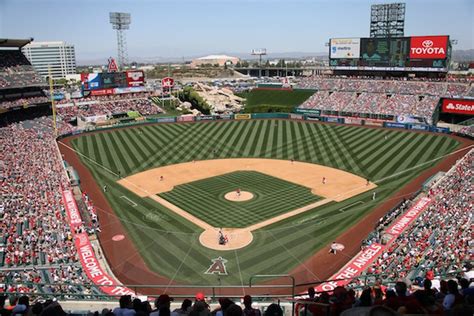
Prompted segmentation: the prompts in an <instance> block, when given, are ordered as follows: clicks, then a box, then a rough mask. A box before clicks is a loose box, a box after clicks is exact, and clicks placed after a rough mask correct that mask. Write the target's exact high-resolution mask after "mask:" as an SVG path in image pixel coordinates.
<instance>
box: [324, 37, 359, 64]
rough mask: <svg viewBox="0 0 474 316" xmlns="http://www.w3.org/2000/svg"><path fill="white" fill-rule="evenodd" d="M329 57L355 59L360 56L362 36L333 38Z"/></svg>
mask: <svg viewBox="0 0 474 316" xmlns="http://www.w3.org/2000/svg"><path fill="white" fill-rule="evenodd" d="M329 47H330V53H329V58H337V59H339V58H346V59H353V58H359V56H360V38H331V40H330V43H329Z"/></svg>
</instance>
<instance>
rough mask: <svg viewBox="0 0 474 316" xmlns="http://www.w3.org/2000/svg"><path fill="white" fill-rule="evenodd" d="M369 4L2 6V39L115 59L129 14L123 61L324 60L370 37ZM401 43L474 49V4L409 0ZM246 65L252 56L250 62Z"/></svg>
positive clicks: (15, 0)
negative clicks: (417, 39) (114, 22)
mask: <svg viewBox="0 0 474 316" xmlns="http://www.w3.org/2000/svg"><path fill="white" fill-rule="evenodd" d="M391 2H396V1H384V0H378V1H373V0H372V1H366V0H332V1H331V0H168V1H163V0H0V38H30V37H33V38H34V39H35V40H36V41H58V40H60V41H66V42H68V43H70V44H73V45H74V46H75V49H76V58H77V60H78V62H81V60H82V61H83V60H91V59H97V58H104V60H105V59H107V58H108V57H109V56H116V50H117V46H116V34H115V31H113V30H112V26H111V25H110V23H109V12H112V11H118V12H129V13H131V16H132V24H131V26H130V30H129V31H127V32H126V37H127V47H128V55H129V56H130V57H131V58H133V57H184V56H199V55H204V54H217V53H228V54H230V53H250V51H251V50H252V49H254V48H266V49H267V51H268V52H272V53H285V52H308V53H316V52H325V51H327V50H328V49H327V47H325V43H326V42H328V40H329V38H331V37H368V36H369V20H370V5H371V4H376V3H391ZM405 3H406V18H405V35H444V34H447V35H450V36H451V39H456V40H457V41H458V44H457V46H455V47H454V48H455V49H473V48H474V1H473V0H406V1H405ZM249 57H250V56H249Z"/></svg>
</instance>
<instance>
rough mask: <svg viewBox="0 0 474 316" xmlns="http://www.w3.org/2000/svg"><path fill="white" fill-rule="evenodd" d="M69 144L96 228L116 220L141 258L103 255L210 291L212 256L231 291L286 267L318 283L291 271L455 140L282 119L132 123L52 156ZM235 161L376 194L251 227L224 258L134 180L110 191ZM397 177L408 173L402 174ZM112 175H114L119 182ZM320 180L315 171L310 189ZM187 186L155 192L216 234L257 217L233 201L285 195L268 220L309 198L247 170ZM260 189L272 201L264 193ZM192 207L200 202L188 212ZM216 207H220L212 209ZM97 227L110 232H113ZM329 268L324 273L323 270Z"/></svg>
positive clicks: (76, 141) (262, 201)
mask: <svg viewBox="0 0 474 316" xmlns="http://www.w3.org/2000/svg"><path fill="white" fill-rule="evenodd" d="M386 136H388V137H386ZM68 144H71V146H72V147H73V148H74V150H76V151H77V155H78V156H79V157H80V159H81V161H82V163H83V164H84V165H85V166H87V168H88V169H89V171H90V172H91V173H92V175H93V176H94V178H95V181H96V183H97V185H98V186H100V187H102V186H104V185H107V186H108V191H107V193H104V195H105V197H106V199H107V202H108V203H109V204H110V206H111V207H112V209H113V211H114V213H113V214H112V213H106V212H103V214H102V221H105V223H108V222H110V223H116V222H117V221H118V220H119V221H120V223H121V225H123V226H124V228H125V229H126V239H129V240H130V241H131V242H133V244H134V246H135V248H136V249H137V250H138V252H139V253H133V254H119V253H117V252H114V253H113V254H109V256H110V257H109V258H111V257H112V256H119V257H121V258H122V261H123V262H124V263H126V264H127V267H128V269H133V267H132V266H131V264H132V262H134V261H136V260H141V259H143V260H144V262H145V263H146V266H147V269H149V270H150V271H152V272H153V273H156V274H157V275H160V276H164V277H167V278H169V279H170V280H172V282H178V283H186V282H187V281H188V280H191V279H192V280H193V282H194V283H199V284H215V283H216V276H215V275H213V274H206V273H205V272H206V271H207V270H208V268H209V266H210V265H211V264H212V261H211V260H212V259H213V258H218V257H222V259H223V260H226V264H225V265H226V267H225V268H226V273H227V274H225V275H222V276H220V280H219V282H220V283H221V284H239V283H241V282H243V280H248V278H249V277H250V276H251V275H254V274H259V273H260V274H265V273H268V271H271V272H272V273H280V274H282V273H289V272H291V271H295V269H296V268H299V269H300V270H299V271H301V269H302V270H303V271H304V272H302V274H299V276H300V277H301V276H303V275H305V277H306V278H312V279H318V278H319V276H318V275H315V273H314V272H313V271H312V267H305V266H304V265H303V268H301V267H302V263H303V262H304V261H305V260H306V259H308V258H310V257H311V256H312V255H313V254H315V253H316V252H317V251H318V250H320V249H321V248H322V247H325V246H327V245H328V244H330V242H331V241H333V240H335V239H336V238H337V237H338V236H339V235H341V233H342V232H344V231H347V229H348V228H350V227H351V226H353V225H354V224H356V223H357V222H359V221H360V220H362V219H363V218H364V216H366V215H367V214H369V213H370V211H371V210H373V209H374V208H376V207H377V206H379V205H380V204H382V203H383V202H386V201H388V200H390V199H402V198H403V196H400V195H397V191H399V190H400V188H402V187H403V186H404V185H406V184H407V183H408V182H409V181H410V180H412V179H414V178H415V177H416V176H417V175H419V174H420V173H421V172H422V171H424V170H426V169H427V168H429V167H432V166H434V165H435V164H437V162H438V160H437V159H440V158H442V157H444V156H445V155H447V154H449V153H450V152H452V151H454V150H455V149H456V148H457V147H458V145H459V142H458V141H457V140H455V139H453V138H451V137H448V136H444V135H435V134H428V133H414V132H407V131H400V130H381V129H374V128H363V127H353V126H340V125H329V124H320V123H312V122H303V121H290V120H251V121H217V122H206V123H186V124H157V125H141V126H137V127H134V128H122V129H116V130H111V131H107V132H99V133H90V134H84V135H80V136H77V137H73V138H69V139H66V140H64V141H60V143H59V147H60V149H61V150H62V151H63V152H65V153H67V154H68V155H69V154H71V152H70V151H69V150H68V149H67V147H66V146H69V145H68ZM237 158H260V159H262V158H263V159H272V160H275V159H277V160H286V163H287V165H288V168H291V165H292V163H295V164H296V163H299V162H301V163H303V162H304V163H309V164H314V165H319V166H327V167H331V168H334V169H337V170H341V171H344V172H347V173H350V174H353V175H354V176H357V177H360V178H361V179H362V183H363V185H365V183H366V182H365V181H366V179H369V180H370V182H371V185H372V184H374V187H370V188H368V189H367V190H366V191H365V192H363V193H360V194H358V195H356V196H353V197H350V198H347V199H345V200H343V201H340V202H338V201H329V202H328V203H325V204H323V205H320V206H318V207H315V208H313V209H310V210H307V211H305V212H302V213H299V214H297V215H295V216H291V217H288V218H286V219H282V220H281V221H278V222H275V223H273V224H270V225H268V226H265V227H262V228H260V229H257V230H255V231H253V232H252V234H253V240H252V242H251V243H250V244H248V245H247V246H246V247H243V248H241V249H236V250H234V251H231V252H223V251H219V250H215V249H210V248H208V247H205V246H203V245H202V244H201V243H200V242H199V236H200V234H201V233H202V232H203V228H202V227H200V226H199V225H197V224H195V223H193V222H190V221H188V220H187V219H185V218H183V217H182V216H180V215H179V214H177V213H175V212H173V211H171V210H170V209H168V208H167V207H165V206H163V204H161V203H158V202H157V201H156V200H155V199H152V198H150V197H148V196H149V195H151V194H137V193H138V191H140V190H139V189H137V186H138V185H140V186H141V184H134V186H135V190H131V189H127V188H126V187H125V186H123V185H122V184H120V182H122V183H123V180H125V179H128V178H129V177H130V176H133V175H136V174H139V173H140V172H143V171H146V170H152V169H153V170H159V169H160V168H162V167H167V168H168V167H172V166H173V165H176V164H180V163H183V162H186V163H190V164H193V163H195V164H197V163H199V162H201V161H207V160H214V159H237ZM229 161H232V160H229ZM407 170H409V171H410V172H405V171H407ZM119 174H120V175H121V177H123V178H124V179H122V180H120V179H119V177H118V175H119ZM161 176H162V175H161ZM184 176H185V175H184ZM332 176H333V175H332V174H327V175H323V177H324V178H325V179H327V180H325V181H327V184H324V185H328V186H329V185H331V181H332ZM213 177H214V178H213ZM131 178H133V177H130V179H131ZM246 178H247V179H246ZM249 179H253V180H255V179H257V180H259V179H261V181H262V182H261V184H260V185H254V186H250V182H251V181H250V180H249ZM321 179H322V177H321V178H320V175H318V176H317V181H318V182H319V183H321ZM170 180H171V179H170V178H169V176H167V175H165V176H163V178H162V179H160V175H158V174H157V176H156V177H155V176H154V177H150V178H149V183H152V184H154V185H160V183H166V182H167V181H170ZM229 181H230V182H229ZM187 182H190V181H187ZM185 183H186V182H182V184H181V185H177V186H175V187H174V188H173V187H171V188H168V190H167V191H163V192H161V193H158V194H159V195H155V197H157V196H160V197H162V198H164V199H167V200H169V201H172V202H173V203H175V204H178V205H180V206H182V207H183V208H186V210H187V211H188V212H190V213H194V214H196V215H198V216H199V218H201V219H203V220H205V221H206V222H210V223H212V225H213V226H215V227H234V228H235V227H239V226H242V225H245V226H246V225H249V224H253V223H256V222H258V221H261V220H263V219H265V217H261V216H263V215H259V213H258V212H254V211H249V209H246V208H244V207H243V206H242V205H244V204H245V205H252V204H254V206H255V207H257V208H259V211H260V207H262V212H263V213H262V214H264V213H265V211H264V209H265V208H264V207H265V206H266V205H267V204H270V203H271V200H273V199H278V197H277V196H278V195H279V194H276V193H278V190H279V189H281V190H283V191H284V192H286V193H281V196H280V199H282V200H284V201H285V203H282V206H281V208H280V209H276V210H274V209H272V211H274V212H275V213H272V214H271V215H268V216H275V215H276V214H278V213H285V212H287V211H289V210H291V209H295V208H297V207H298V206H301V205H304V204H310V202H314V201H317V200H318V199H319V198H318V196H317V195H312V194H311V193H310V192H308V191H305V189H304V187H298V185H297V184H294V183H288V182H286V181H284V180H281V179H277V178H273V176H268V175H263V174H259V173H256V172H253V171H247V170H240V171H238V170H236V171H235V172H232V173H228V174H223V175H220V176H217V177H215V175H212V176H209V177H208V179H202V180H198V181H196V182H192V183H188V184H185ZM322 185H323V184H322V183H321V186H322ZM375 185H376V187H375ZM237 188H240V189H242V190H246V191H250V192H252V193H254V194H255V198H254V199H252V200H250V201H248V202H242V204H239V206H237V205H236V204H235V203H232V202H229V201H225V200H224V199H223V195H224V194H225V193H227V192H229V191H233V190H236V189H237ZM92 189H93V188H91V190H92ZM142 189H145V190H146V188H142ZM288 190H290V191H288ZM134 191H135V192H134ZM293 191H294V192H293ZM290 192H291V194H290ZM298 192H299V193H298ZM373 192H376V199H373V198H372V197H373ZM148 193H150V192H148ZM273 193H274V195H275V197H274V196H272V194H273ZM266 194H270V196H264V195H266ZM320 196H322V195H320ZM121 197H127V199H128V200H131V201H133V202H134V203H136V204H137V206H134V207H132V206H131V204H130V202H128V201H127V199H124V198H121ZM193 201H205V203H204V204H200V205H199V207H197V204H196V203H195V202H193ZM226 203H227V204H226ZM211 205H212V207H210V206H211ZM206 206H207V207H206ZM290 206H291V207H290ZM98 207H100V204H98ZM224 207H225V208H224ZM104 208H105V207H104ZM216 208H219V211H217V212H216ZM341 209H342V210H344V211H341ZM249 212H250V213H249ZM148 214H155V215H156V218H157V220H153V221H150V220H147V218H149V215H148ZM242 214H246V215H247V216H245V217H243V216H242ZM265 216H267V215H265ZM160 219H162V220H160ZM105 225H107V224H105ZM111 225H112V224H111ZM105 229H110V230H113V227H107V228H105ZM216 234H217V232H216ZM216 239H217V236H216ZM102 242H103V243H108V242H109V241H107V240H102ZM115 244H117V243H115ZM344 251H346V250H344ZM256 254H258V256H256ZM106 255H107V253H106ZM139 258H141V259H139ZM332 264H334V263H332ZM111 267H112V269H113V270H115V271H122V269H123V267H120V268H119V267H114V264H113V262H111ZM327 268H328V269H331V264H329V266H328V267H327ZM141 273H144V272H143V271H141ZM129 280H130V279H129Z"/></svg>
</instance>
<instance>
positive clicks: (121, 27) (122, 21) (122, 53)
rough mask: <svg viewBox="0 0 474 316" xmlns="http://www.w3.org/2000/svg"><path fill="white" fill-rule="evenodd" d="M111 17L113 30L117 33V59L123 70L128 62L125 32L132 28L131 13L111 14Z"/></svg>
mask: <svg viewBox="0 0 474 316" xmlns="http://www.w3.org/2000/svg"><path fill="white" fill-rule="evenodd" d="M109 17H110V24H112V28H113V29H114V30H116V31H117V51H118V54H117V58H118V63H119V67H122V68H123V67H124V66H125V65H126V64H127V62H128V60H127V59H128V54H127V39H126V37H125V32H124V31H125V30H128V29H129V28H130V23H131V22H132V20H131V17H130V13H122V12H110V15H109Z"/></svg>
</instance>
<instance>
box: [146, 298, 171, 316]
mask: <svg viewBox="0 0 474 316" xmlns="http://www.w3.org/2000/svg"><path fill="white" fill-rule="evenodd" d="M173 300H174V299H173V298H172V297H170V296H169V295H168V294H161V295H160V296H158V298H157V299H156V301H155V307H156V309H155V310H154V311H152V312H151V313H150V316H163V315H162V314H161V312H162V311H164V313H168V316H169V315H170V314H172V315H173V316H176V315H177V313H175V312H173V313H171V312H169V310H170V307H171V302H172V301H173Z"/></svg>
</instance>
